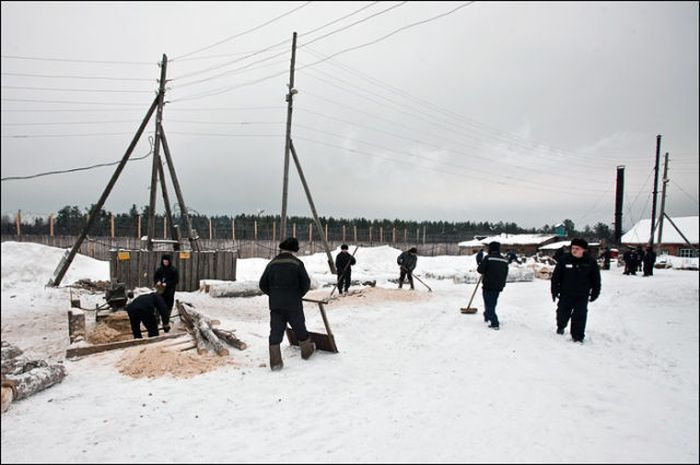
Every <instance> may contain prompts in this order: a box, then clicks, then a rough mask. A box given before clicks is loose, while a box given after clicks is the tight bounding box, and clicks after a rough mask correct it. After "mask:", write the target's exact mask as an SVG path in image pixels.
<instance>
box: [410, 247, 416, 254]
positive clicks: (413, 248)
mask: <svg viewBox="0 0 700 465" xmlns="http://www.w3.org/2000/svg"><path fill="white" fill-rule="evenodd" d="M408 252H409V253H418V249H416V248H415V247H411V248H410V249H408Z"/></svg>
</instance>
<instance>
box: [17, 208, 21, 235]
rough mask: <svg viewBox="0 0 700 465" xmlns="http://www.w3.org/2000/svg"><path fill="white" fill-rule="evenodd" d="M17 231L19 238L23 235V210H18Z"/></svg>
mask: <svg viewBox="0 0 700 465" xmlns="http://www.w3.org/2000/svg"><path fill="white" fill-rule="evenodd" d="M15 229H16V231H17V237H20V236H21V235H22V210H17V216H16V217H15Z"/></svg>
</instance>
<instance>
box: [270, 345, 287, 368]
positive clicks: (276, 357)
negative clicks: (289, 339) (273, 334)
mask: <svg viewBox="0 0 700 465" xmlns="http://www.w3.org/2000/svg"><path fill="white" fill-rule="evenodd" d="M283 366H284V362H282V352H281V351H280V345H279V344H271V345H270V369H271V370H272V371H277V370H281V369H282V367H283Z"/></svg>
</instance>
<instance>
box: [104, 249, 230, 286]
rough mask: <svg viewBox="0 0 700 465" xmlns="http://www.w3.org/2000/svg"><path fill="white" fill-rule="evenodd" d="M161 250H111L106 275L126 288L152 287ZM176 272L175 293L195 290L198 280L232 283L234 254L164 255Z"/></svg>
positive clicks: (189, 252)
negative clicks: (176, 291) (218, 280)
mask: <svg viewBox="0 0 700 465" xmlns="http://www.w3.org/2000/svg"><path fill="white" fill-rule="evenodd" d="M163 253H165V252H164V251H147V250H112V251H110V260H109V276H110V278H111V279H116V280H117V282H120V283H125V284H126V287H127V289H134V288H136V287H151V286H153V275H154V274H155V270H156V268H157V267H158V266H160V258H161V255H163ZM168 253H169V254H171V255H172V257H173V260H172V264H173V266H174V267H175V268H177V270H178V275H179V277H180V281H179V283H178V285H177V288H176V290H178V291H184V292H191V291H196V290H197V289H199V280H200V279H222V280H227V281H235V280H236V259H237V257H236V253H235V252H233V251H228V250H208V251H202V252H192V251H180V252H168Z"/></svg>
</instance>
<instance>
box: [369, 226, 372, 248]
mask: <svg viewBox="0 0 700 465" xmlns="http://www.w3.org/2000/svg"><path fill="white" fill-rule="evenodd" d="M369 243H370V244H372V226H370V227H369Z"/></svg>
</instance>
